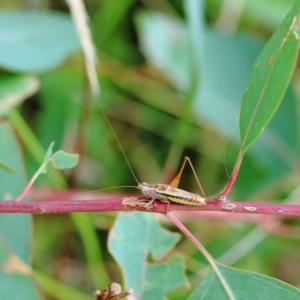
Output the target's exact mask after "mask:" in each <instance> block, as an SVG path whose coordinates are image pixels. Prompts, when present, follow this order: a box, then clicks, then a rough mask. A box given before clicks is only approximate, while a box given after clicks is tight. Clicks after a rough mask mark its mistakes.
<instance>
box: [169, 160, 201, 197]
mask: <svg viewBox="0 0 300 300" xmlns="http://www.w3.org/2000/svg"><path fill="white" fill-rule="evenodd" d="M187 161H188V162H189V165H190V167H191V169H192V171H193V174H194V177H195V178H196V181H197V183H198V186H199V188H200V191H201V193H202V196H203V197H204V198H205V199H206V197H205V193H204V190H203V188H202V186H201V183H200V181H199V179H198V177H197V174H196V171H195V169H194V166H193V164H192V162H191V160H190V158H189V157H187V156H185V157H184V159H183V163H182V165H181V168H180V171H179V172H178V174H177V175H176V176H175V178H174V179H173V180H172V182H171V183H170V186H172V187H174V188H177V187H178V184H179V181H180V178H181V174H182V172H183V170H184V167H185V164H186V162H187Z"/></svg>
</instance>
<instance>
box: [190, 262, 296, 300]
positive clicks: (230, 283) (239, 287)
mask: <svg viewBox="0 0 300 300" xmlns="http://www.w3.org/2000/svg"><path fill="white" fill-rule="evenodd" d="M217 269H218V272H219V274H220V277H221V279H222V281H223V284H222V283H221V280H220V277H218V276H217V275H216V273H215V272H214V271H213V270H211V271H210V273H209V274H208V275H207V277H206V278H205V280H204V281H203V282H202V283H201V284H200V285H199V287H198V288H196V290H195V291H194V292H193V293H192V295H191V296H190V297H189V298H188V300H199V299H202V300H205V299H207V300H210V299H222V300H225V299H239V300H240V299H245V300H246V299H255V300H269V299H270V300H271V299H288V300H293V299H300V291H299V290H298V289H296V288H294V287H293V286H291V285H288V284H286V283H284V282H282V281H280V280H277V279H275V278H271V277H268V276H264V275H260V274H256V273H252V272H246V271H242V270H238V269H234V268H230V267H226V266H224V265H221V264H217Z"/></svg>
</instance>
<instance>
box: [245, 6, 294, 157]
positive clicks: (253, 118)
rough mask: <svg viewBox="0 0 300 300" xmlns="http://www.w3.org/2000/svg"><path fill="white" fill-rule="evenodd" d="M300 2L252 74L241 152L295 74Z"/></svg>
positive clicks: (276, 103) (262, 126)
mask: <svg viewBox="0 0 300 300" xmlns="http://www.w3.org/2000/svg"><path fill="white" fill-rule="evenodd" d="M299 11H300V2H299V1H296V3H295V5H294V7H293V8H292V10H291V11H290V13H289V14H288V15H287V17H286V18H285V19H284V20H283V22H282V23H281V25H280V27H279V28H278V29H277V30H276V31H275V33H274V34H273V36H272V38H271V39H270V41H269V42H268V43H267V45H266V46H265V47H264V49H263V50H262V52H261V53H260V55H259V56H258V58H257V59H256V61H255V63H254V66H253V67H252V70H251V72H250V75H249V78H248V81H247V86H246V90H245V92H244V95H243V99H242V106H241V112H240V135H241V140H242V146H241V148H242V151H243V152H245V151H246V150H247V148H248V147H249V146H250V145H251V144H252V143H253V142H254V141H255V139H256V138H257V137H258V136H259V135H260V134H261V132H262V130H263V129H264V127H265V126H266V125H267V124H268V122H269V121H270V120H271V118H272V117H273V115H274V113H275V112H276V110H277V108H278V106H279V104H280V102H281V100H282V98H283V96H284V94H285V91H286V89H287V87H288V84H289V82H290V79H291V76H292V74H293V72H294V68H295V62H296V60H297V56H298V46H299V37H298V34H297V27H296V26H297V22H298V18H299Z"/></svg>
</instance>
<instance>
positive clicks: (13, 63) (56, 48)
mask: <svg viewBox="0 0 300 300" xmlns="http://www.w3.org/2000/svg"><path fill="white" fill-rule="evenodd" d="M78 48H79V41H78V38H77V34H76V31H75V28H74V26H73V23H72V20H71V18H70V17H69V16H68V15H66V14H63V13H58V12H53V11H43V12H42V11H35V12H34V11H8V10H6V11H5V10H2V11H1V12H0V66H1V67H2V68H5V69H9V70H11V71H17V72H42V71H46V70H48V69H50V68H54V67H56V66H58V65H59V64H61V63H62V62H63V60H64V59H65V58H66V57H67V56H68V55H69V54H70V53H71V52H73V51H74V50H76V49H78Z"/></svg>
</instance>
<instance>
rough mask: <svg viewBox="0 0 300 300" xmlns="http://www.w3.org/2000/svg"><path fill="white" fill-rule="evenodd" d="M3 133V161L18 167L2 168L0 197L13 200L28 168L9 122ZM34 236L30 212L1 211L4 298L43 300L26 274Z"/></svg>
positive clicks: (0, 155) (1, 294) (0, 291)
mask: <svg viewBox="0 0 300 300" xmlns="http://www.w3.org/2000/svg"><path fill="white" fill-rule="evenodd" d="M0 136H1V139H0V160H1V161H3V162H5V163H6V164H7V165H9V166H10V167H11V168H12V169H13V170H14V172H13V173H11V172H7V171H5V170H3V169H2V168H0V182H1V184H0V199H1V200H4V199H5V200H10V199H14V198H16V197H17V196H18V195H19V194H20V193H21V191H22V190H23V189H24V186H25V178H24V170H23V168H22V165H23V164H22V161H21V156H20V153H19V150H18V149H19V147H18V146H17V144H16V141H15V139H14V137H13V131H12V130H11V129H10V127H9V125H8V124H6V123H4V124H2V125H1V126H0ZM30 236H31V217H30V216H29V215H24V214H0V287H1V288H0V299H1V300H11V299H32V300H36V299H40V298H39V295H38V292H37V289H36V287H35V284H34V282H33V280H32V279H31V278H30V277H29V276H28V274H29V273H26V270H27V271H28V270H29V271H30V268H29V267H24V266H26V265H29V264H30V254H29V249H30V245H29V244H30ZM12 259H13V260H12ZM12 262H14V263H12ZM24 295H26V298H25V296H24Z"/></svg>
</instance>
